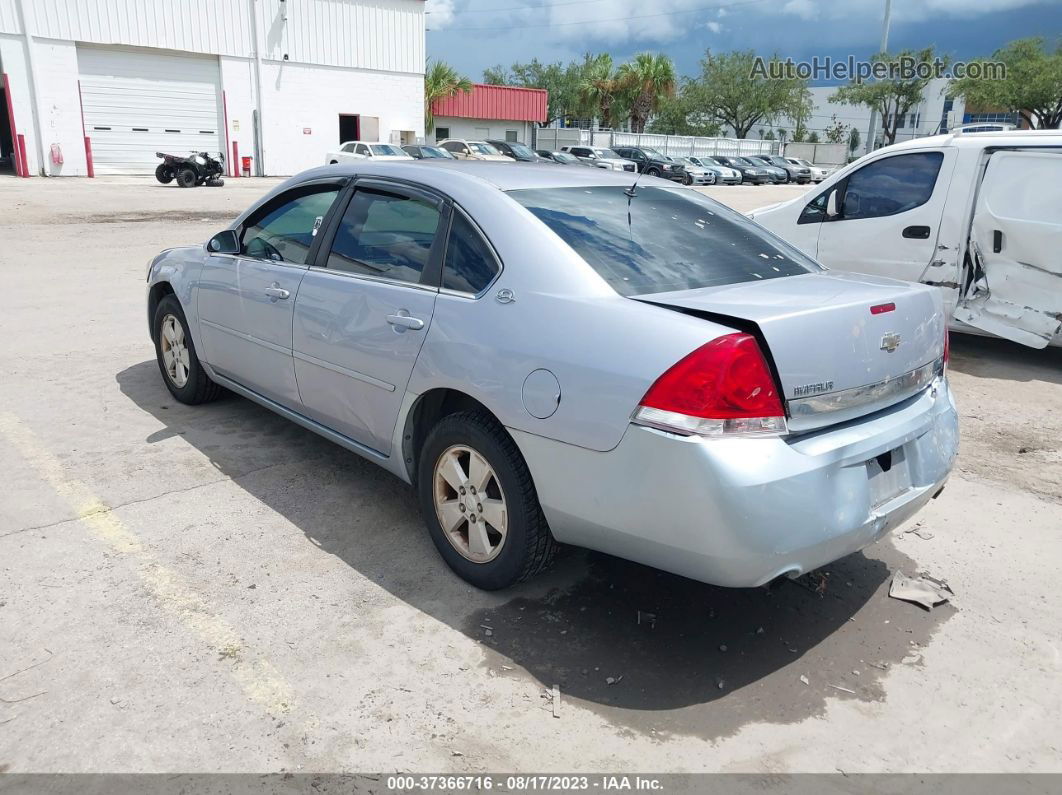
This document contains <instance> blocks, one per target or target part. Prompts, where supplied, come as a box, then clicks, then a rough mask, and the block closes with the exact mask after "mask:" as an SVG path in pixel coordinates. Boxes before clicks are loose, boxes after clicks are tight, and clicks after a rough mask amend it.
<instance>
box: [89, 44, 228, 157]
mask: <svg viewBox="0 0 1062 795" xmlns="http://www.w3.org/2000/svg"><path fill="white" fill-rule="evenodd" d="M77 63H78V71H79V72H80V78H81V104H82V107H83V110H84V114H85V134H86V135H88V137H89V138H91V139H92V155H93V160H94V162H95V167H96V173H97V174H150V173H152V172H154V170H155V167H156V166H157V165H158V164H159V163H160V162H161V161H160V160H159V159H158V158H156V157H155V153H156V152H169V153H171V154H176V155H184V154H187V153H189V152H193V151H195V152H210V153H211V154H216V153H217V152H220V151H221V150H222V149H223V148H224V144H223V143H222V141H223V132H224V131H223V130H222V125H221V121H220V118H221V108H220V105H221V90H220V84H221V81H220V77H219V74H218V61H217V58H197V57H194V56H185V55H169V54H162V53H154V52H136V51H128V50H115V49H105V48H98V47H78V50H77Z"/></svg>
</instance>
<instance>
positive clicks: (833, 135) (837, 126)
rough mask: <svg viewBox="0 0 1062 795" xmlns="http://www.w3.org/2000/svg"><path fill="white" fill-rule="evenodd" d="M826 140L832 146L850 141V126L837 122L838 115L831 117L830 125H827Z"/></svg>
mask: <svg viewBox="0 0 1062 795" xmlns="http://www.w3.org/2000/svg"><path fill="white" fill-rule="evenodd" d="M825 133H826V140H827V141H829V142H830V143H831V144H839V143H844V142H845V141H847V140H848V125H847V124H843V123H841V122H839V121H837V115H836V114H834V115H833V116H831V117H830V123H829V124H828V125H826V130H825Z"/></svg>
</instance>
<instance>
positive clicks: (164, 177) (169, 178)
mask: <svg viewBox="0 0 1062 795" xmlns="http://www.w3.org/2000/svg"><path fill="white" fill-rule="evenodd" d="M155 179H157V180H158V181H159V182H161V183H162V184H163V185H169V184H170V183H171V182H173V169H172V168H170V167H169V166H167V165H166V164H165V163H162V164H161V165H160V166H159V167H158V168H156V169H155Z"/></svg>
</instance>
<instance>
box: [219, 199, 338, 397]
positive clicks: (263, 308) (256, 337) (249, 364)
mask: <svg viewBox="0 0 1062 795" xmlns="http://www.w3.org/2000/svg"><path fill="white" fill-rule="evenodd" d="M342 187H343V185H342V182H337V181H335V180H329V181H324V182H314V183H308V184H304V185H300V186H298V187H296V188H293V189H291V190H290V191H287V192H285V193H283V194H281V195H280V196H278V197H276V198H275V199H274V200H273V201H270V202H269V203H268V204H266V205H265V206H263V207H262V208H261V209H260V210H259V211H258V212H256V213H255V214H254V215H252V216H251V217H250V218H248V220H247V222H246V223H245V224H244V225H243V227H242V229H241V230H240V242H241V251H240V254H239V255H236V256H231V255H224V254H212V255H209V256H208V257H206V262H205V263H204V266H203V272H202V277H201V279H200V284H199V300H198V313H199V322H200V329H201V336H202V341H203V348H204V352H205V357H204V358H205V359H206V361H207V362H209V363H210V365H211V366H212V367H213V368H214V369H215V370H216V371H217V372H218V373H219V374H220V375H223V376H225V377H227V378H230V379H232V380H233V381H236V382H237V383H239V384H240V385H242V386H244V387H246V388H248V389H250V390H252V391H254V392H257V393H259V394H261V395H264V396H265V397H268V398H270V399H271V400H275V401H277V402H279V403H282V404H284V405H286V406H297V405H298V397H299V391H298V387H297V385H296V383H295V367H294V363H293V361H292V357H291V320H292V311H293V306H294V303H295V297H296V295H297V294H298V292H299V285H300V284H301V283H302V280H303V277H304V276H305V275H306V269H307V267H308V266H307V262H308V258H309V256H310V254H311V253H312V251H313V244H314V240H315V237H316V235H317V231H318V229H319V228H320V227H321V225H322V224H323V222H324V219H325V218H326V217H327V215H328V212H329V208H330V207H331V206H332V204H333V203H334V202H335V200H336V198H337V197H338V195H339V192H340V191H341V190H342Z"/></svg>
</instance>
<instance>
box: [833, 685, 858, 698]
mask: <svg viewBox="0 0 1062 795" xmlns="http://www.w3.org/2000/svg"><path fill="white" fill-rule="evenodd" d="M826 687H832V688H833V689H834V690H840V691H841V692H842V693H851V694H852V695H853V696H854V695H855V694H856V691H854V690H849V689H848V688H847V687H841V686H840V685H831V684H827V685H826Z"/></svg>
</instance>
